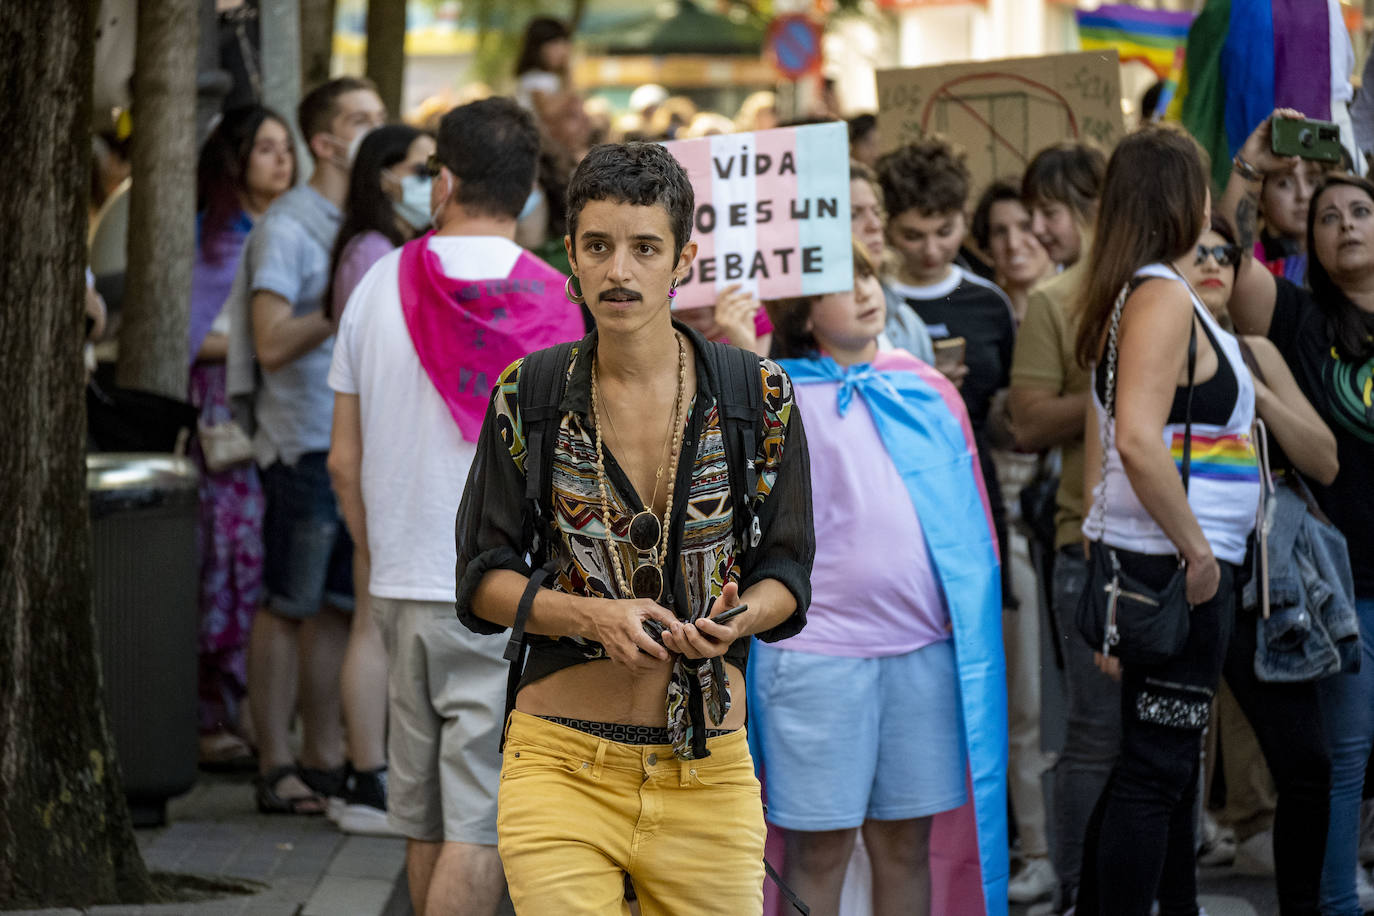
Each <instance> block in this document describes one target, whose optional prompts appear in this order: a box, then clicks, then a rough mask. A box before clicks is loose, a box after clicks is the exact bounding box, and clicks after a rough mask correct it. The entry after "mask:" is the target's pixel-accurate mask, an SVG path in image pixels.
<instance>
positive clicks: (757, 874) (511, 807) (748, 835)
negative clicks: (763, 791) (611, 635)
mask: <svg viewBox="0 0 1374 916" xmlns="http://www.w3.org/2000/svg"><path fill="white" fill-rule="evenodd" d="M706 746H707V748H708V749H709V750H710V751H711V756H710V757H706V758H704V759H701V760H678V759H677V758H675V757H674V756H673V748H672V746H671V745H662V744H659V745H654V744H651V745H630V744H621V743H619V742H616V741H607V740H605V739H603V738H597V737H594V736H592V735H589V734H586V733H584V732H580V731H577V730H576V729H572V728H568V727H566V726H563V725H558V724H556V723H553V722H549V721H547V720H545V719H540V718H537V717H535V716H528V715H525V714H523V713H519V712H513V713H511V719H510V731H509V732H508V733H507V735H506V754H505V760H504V761H503V766H502V771H501V814H500V819H499V824H500V834H501V842H500V845H499V847H498V848H499V849H500V852H501V862H502V864H503V865H504V866H505V869H506V881H507V883H508V884H509V887H510V896H511V901H512V902H513V903H514V904H515V911H516V912H517V913H538V914H544V913H550V914H553V913H556V914H558V916H592V914H596V916H607V914H624V913H628V912H629V910H628V908H627V905H626V903H625V899H624V897H625V895H624V890H625V886H624V875H625V874H628V875H629V876H630V880H631V881H632V882H633V883H634V887H635V892H636V894H637V895H638V897H639V911H640V912H641V913H642V914H643V916H674V914H683V913H691V914H693V916H757V914H760V913H762V912H763V841H764V829H765V828H764V823H763V803H762V800H761V799H760V796H759V781H758V780H757V779H756V778H754V761H753V759H752V758H750V756H749V743H748V738H747V737H746V735H745V733H744V729H740V730H739V731H735V732H731V733H730V734H728V735H721V736H718V737H715V738H708V739H707V741H706Z"/></svg>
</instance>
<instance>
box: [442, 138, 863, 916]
mask: <svg viewBox="0 0 1374 916" xmlns="http://www.w3.org/2000/svg"><path fill="white" fill-rule="evenodd" d="M693 200H694V196H693V192H692V186H691V185H690V184H689V183H688V180H687V174H686V172H685V171H684V170H683V168H682V167H681V166H680V165H679V164H678V163H677V161H676V160H674V159H673V157H672V155H671V154H670V153H669V152H668V151H667V150H665V149H664V148H663V147H662V146H658V145H656V144H651V143H630V144H625V145H613V144H612V145H604V146H599V147H596V148H594V149H593V150H592V151H591V152H590V153H588V155H587V157H586V158H585V159H583V160H582V162H581V164H579V165H578V167H577V171H576V172H574V173H573V176H572V179H571V181H570V183H569V186H568V235H567V236H566V237H565V239H564V244H565V245H566V247H567V251H568V259H569V262H570V263H571V265H572V272H573V275H572V276H571V277H569V278H568V281H567V285H566V288H565V292H566V294H567V296H568V298H569V299H571V300H572V301H574V302H578V303H581V302H584V301H585V303H586V305H587V307H588V308H589V309H590V310H591V312H592V314H593V315H594V316H595V318H596V325H597V328H596V330H594V331H593V332H592V333H591V334H590V335H588V336H587V337H586V338H584V339H583V340H582V341H580V342H578V343H576V344H564V345H561V346H560V347H556V348H553V349H550V350H542V351H539V352H536V353H534V354H531V355H530V356H527V357H525V358H524V359H523V360H518V361H517V362H515V363H514V364H512V365H511V366H510V367H509V368H508V369H507V370H506V371H505V372H504V373H502V375H501V377H500V379H499V380H497V384H496V386H495V388H494V390H493V392H492V396H491V403H490V406H489V407H488V410H487V415H486V419H485V422H484V423H483V427H482V432H481V435H480V437H479V441H478V443H477V455H476V459H475V460H474V462H473V465H472V470H471V472H470V474H469V476H468V482H467V488H466V491H465V495H464V497H463V501H462V505H461V507H460V509H459V511H458V519H457V553H458V562H457V579H458V584H457V601H456V603H457V608H458V615H459V618H460V619H461V620H462V621H463V622H464V623H465V624H466V625H467V626H468V627H469V628H471V629H473V630H474V631H476V632H479V633H498V632H501V631H502V630H504V629H506V628H507V627H510V628H512V629H513V630H514V635H513V638H512V640H511V648H510V650H509V654H508V656H507V657H508V658H513V659H514V664H513V667H512V680H511V691H510V693H509V694H508V697H509V698H511V699H513V701H514V702H513V705H514V709H513V710H511V711H509V712H508V716H507V720H506V740H505V749H504V760H503V764H502V771H501V789H500V796H499V799H498V815H497V845H498V849H499V851H500V854H501V860H502V862H503V864H504V866H505V870H506V877H507V880H508V883H509V886H510V893H511V899H512V901H513V902H514V904H515V909H516V911H517V912H520V913H572V912H579V913H587V912H598V913H601V912H621V905H622V904H621V900H622V895H623V892H624V883H623V882H624V877H625V876H626V875H628V877H629V880H630V882H631V883H632V884H633V886H634V889H635V892H636V894H637V896H638V899H639V904H640V912H642V913H643V914H645V916H654V914H668V913H688V912H690V913H709V914H720V916H736V914H739V913H758V912H761V910H762V907H763V877H764V863H763V846H764V836H765V828H764V821H763V805H762V801H761V797H760V787H759V782H758V779H757V778H756V777H755V775H754V763H753V760H752V758H751V756H750V753H749V746H748V742H747V738H746V735H745V730H744V721H745V712H746V710H745V690H744V674H745V666H746V663H747V661H748V656H749V639H750V637H751V636H753V635H758V636H759V638H761V639H763V640H765V641H776V640H779V639H784V638H786V637H789V636H793V635H795V634H797V633H798V632H800V631H801V629H802V627H803V625H804V624H805V622H806V609H807V606H808V604H809V603H810V598H811V585H810V579H811V565H812V558H813V555H814V552H815V532H814V529H813V525H812V515H811V487H810V483H811V475H810V465H809V459H808V454H807V447H806V434H805V431H804V429H803V427H802V418H801V413H800V411H799V410H798V409H797V408H796V405H795V402H794V399H793V391H792V383H791V381H790V380H789V378H788V376H787V374H786V373H785V372H784V371H783V370H782V369H781V368H780V367H779V366H778V365H777V364H776V363H774V362H771V361H769V360H766V359H760V358H759V357H757V356H755V355H754V354H753V353H749V352H747V351H744V350H741V349H739V348H736V347H730V346H726V345H723V344H716V343H711V342H708V341H707V340H705V339H704V338H703V337H701V336H700V335H699V334H697V333H696V332H695V331H693V330H691V329H690V328H688V327H687V326H685V325H682V324H679V323H676V322H674V321H673V320H672V317H671V314H670V311H669V303H670V301H671V300H672V298H673V297H674V296H675V295H676V292H677V286H678V284H679V283H680V282H681V281H682V279H683V277H685V276H686V275H687V273H688V270H689V268H690V267H691V266H692V261H693V259H694V257H695V256H696V252H697V246H696V243H695V242H694V241H692V240H691V239H690V234H691V225H692V215H693V213H694V206H693ZM527 557H529V558H531V560H532V561H533V562H529V561H527V559H526V558H527ZM541 585H548V586H549V587H547V588H541V587H540V586H541ZM742 604H747V605H748V610H746V611H743V612H742V613H739V612H737V613H739V616H735V617H733V618H732V619H730V620H728V622H724V623H722V622H721V621H722V620H723V619H724V617H725V613H726V612H727V611H730V610H731V609H733V608H736V607H739V606H740V605H742ZM646 625H647V626H646ZM526 646H528V652H529V657H528V660H527V661H526V662H525V663H524V667H523V675H521V674H520V667H519V663H520V660H521V657H522V656H523V654H524V650H525V648H526ZM834 752H835V753H839V752H840V751H838V750H836V751H834Z"/></svg>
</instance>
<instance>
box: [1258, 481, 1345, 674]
mask: <svg viewBox="0 0 1374 916" xmlns="http://www.w3.org/2000/svg"><path fill="white" fill-rule="evenodd" d="M1295 486H1298V487H1300V486H1303V484H1301V483H1297V484H1294V483H1293V482H1292V481H1284V482H1282V483H1280V485H1279V486H1277V487H1276V488H1275V490H1274V493H1273V496H1271V497H1270V499H1269V503H1268V507H1267V509H1266V513H1265V514H1266V519H1265V523H1266V525H1267V526H1268V528H1269V618H1268V619H1267V620H1266V619H1265V618H1264V617H1263V616H1262V615H1260V614H1258V613H1256V617H1257V626H1258V627H1259V634H1258V636H1259V638H1258V640H1257V646H1256V649H1255V675H1256V676H1257V677H1259V678H1260V680H1263V681H1275V682H1297V681H1313V680H1318V679H1320V678H1323V677H1326V676H1328V675H1331V674H1335V673H1337V672H1341V671H1345V672H1350V671H1358V670H1359V666H1360V625H1359V619H1358V618H1357V617H1356V616H1355V586H1354V581H1353V578H1352V577H1351V574H1350V554H1349V552H1348V550H1347V548H1346V542H1345V538H1344V537H1343V536H1342V535H1341V533H1340V532H1339V531H1337V530H1336V528H1335V527H1334V526H1332V525H1330V524H1328V523H1326V522H1324V521H1322V520H1321V519H1319V518H1317V517H1316V516H1315V515H1313V514H1312V513H1311V512H1310V511H1309V510H1308V504H1307V502H1306V500H1305V499H1304V498H1303V496H1302V494H1301V493H1300V492H1299V491H1298V490H1297V489H1295ZM1242 602H1243V606H1244V607H1245V608H1246V609H1247V610H1250V611H1254V612H1258V610H1259V605H1260V601H1259V593H1258V581H1257V577H1254V578H1252V579H1251V581H1250V583H1249V584H1247V585H1246V586H1245V591H1244V594H1243V595H1242Z"/></svg>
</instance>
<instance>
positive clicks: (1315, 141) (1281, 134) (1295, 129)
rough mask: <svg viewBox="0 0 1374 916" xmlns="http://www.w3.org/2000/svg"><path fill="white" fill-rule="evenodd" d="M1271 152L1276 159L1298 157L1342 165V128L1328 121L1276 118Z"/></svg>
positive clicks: (1273, 126)
mask: <svg viewBox="0 0 1374 916" xmlns="http://www.w3.org/2000/svg"><path fill="white" fill-rule="evenodd" d="M1272 128H1273V131H1272V132H1273V138H1274V141H1273V149H1274V154H1275V155H1278V156H1301V157H1302V158H1303V159H1317V160H1320V161H1321V162H1340V161H1341V128H1340V125H1339V124H1334V123H1332V122H1331V121H1313V120H1311V119H1299V118H1275V119H1274V123H1273V125H1272Z"/></svg>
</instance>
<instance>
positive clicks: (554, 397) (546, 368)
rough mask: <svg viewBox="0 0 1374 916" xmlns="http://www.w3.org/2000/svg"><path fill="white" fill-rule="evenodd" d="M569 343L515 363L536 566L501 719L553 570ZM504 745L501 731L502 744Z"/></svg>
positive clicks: (515, 638)
mask: <svg viewBox="0 0 1374 916" xmlns="http://www.w3.org/2000/svg"><path fill="white" fill-rule="evenodd" d="M574 345H575V344H574V343H572V342H568V343H561V344H559V345H558V346H556V347H550V348H549V349H547V350H538V351H536V352H534V353H531V354H530V355H529V356H526V357H525V361H524V362H523V363H521V365H520V378H519V381H518V382H517V384H516V397H517V402H518V403H519V405H520V427H521V430H522V431H523V433H524V436H525V512H524V516H525V520H524V530H525V543H526V544H528V545H529V555H530V560H531V563H532V564H534V565H536V567H537V568H536V569H535V570H534V572H533V574H532V575H531V576H530V581H529V585H527V586H526V587H525V591H524V593H523V594H522V595H521V596H520V604H519V606H518V607H517V608H516V611H515V620H514V621H513V622H512V623H511V632H510V639H509V640H508V641H507V642H506V649H505V652H504V653H503V657H504V658H505V659H506V661H508V662H510V671H509V673H508V674H507V676H506V712H505V715H504V716H502V721H503V722H504V721H506V720H507V719H509V718H510V714H511V710H512V709H514V708H515V693H516V690H517V689H518V688H519V686H520V675H521V674H522V673H523V672H524V668H525V648H526V646H525V642H526V640H525V622H526V621H527V620H528V619H529V616H530V609H531V608H532V607H533V606H534V598H535V596H536V595H537V594H538V593H539V588H540V586H541V585H543V584H544V581H545V580H546V579H548V577H549V576H550V575H551V574H552V573H553V564H554V563H555V562H557V560H556V551H555V550H553V549H552V545H551V544H550V543H549V540H548V537H549V535H548V525H549V519H548V518H546V513H545V511H544V507H545V506H547V505H548V503H549V498H550V493H551V490H552V487H553V484H552V481H551V475H550V474H549V468H550V467H552V465H553V451H554V446H555V445H556V444H557V442H558V422H559V419H560V414H559V410H558V407H559V404H560V403H562V400H563V390H564V388H565V387H566V385H567V379H568V360H569V359H570V358H571V357H572V348H573V346H574ZM505 744H506V735H505V730H504V729H503V730H502V733H501V747H502V748H504V747H505Z"/></svg>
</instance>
